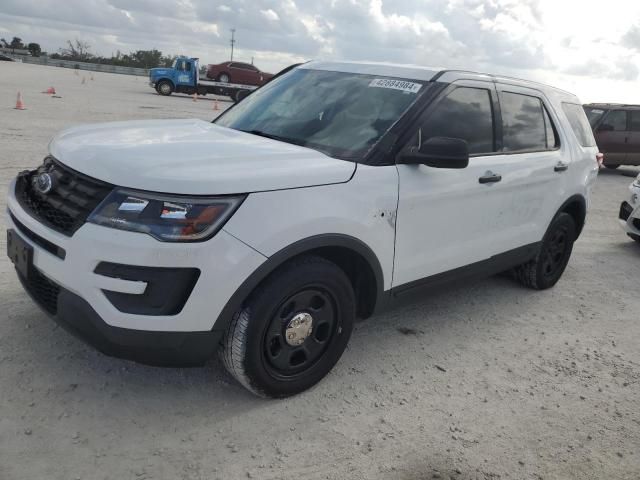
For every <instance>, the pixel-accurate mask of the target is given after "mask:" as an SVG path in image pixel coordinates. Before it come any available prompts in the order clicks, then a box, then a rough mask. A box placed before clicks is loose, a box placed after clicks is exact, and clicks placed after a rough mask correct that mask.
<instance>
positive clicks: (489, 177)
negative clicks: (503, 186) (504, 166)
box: [478, 172, 502, 183]
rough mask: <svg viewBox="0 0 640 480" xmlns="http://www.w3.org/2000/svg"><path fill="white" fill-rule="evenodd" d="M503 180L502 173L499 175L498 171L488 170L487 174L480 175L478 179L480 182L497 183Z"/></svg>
mask: <svg viewBox="0 0 640 480" xmlns="http://www.w3.org/2000/svg"><path fill="white" fill-rule="evenodd" d="M500 180H502V175H498V174H497V173H492V172H487V173H486V174H485V175H483V176H482V177H480V178H479V179H478V181H479V182H480V183H495V182H499V181H500Z"/></svg>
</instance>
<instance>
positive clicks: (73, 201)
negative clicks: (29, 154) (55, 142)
mask: <svg viewBox="0 0 640 480" xmlns="http://www.w3.org/2000/svg"><path fill="white" fill-rule="evenodd" d="M43 173H48V174H49V176H50V177H51V190H50V191H48V192H47V193H41V192H40V191H39V190H38V189H37V188H36V186H35V179H36V178H37V176H38V175H40V174H43ZM112 188H113V187H112V185H109V184H108V183H105V182H101V181H99V180H95V179H93V178H90V177H87V176H85V175H82V174H81V173H78V172H76V171H74V170H71V169H70V168H68V167H65V166H63V165H61V164H60V163H58V162H57V161H56V160H54V159H53V157H47V158H45V159H44V163H43V164H42V165H41V166H40V167H38V168H37V169H36V170H32V171H27V172H22V173H21V174H20V175H18V179H17V181H16V198H17V199H18V202H19V203H20V205H21V206H22V208H24V209H25V210H26V211H27V212H28V213H29V214H30V215H31V216H33V217H34V218H36V219H37V220H39V221H40V222H42V223H44V224H45V225H47V226H48V227H50V228H52V229H54V230H56V231H58V232H60V233H63V234H65V235H67V236H71V235H73V234H74V232H75V231H76V230H78V228H80V227H81V226H82V225H83V224H84V223H85V221H86V220H87V217H88V216H89V215H90V214H91V212H92V211H93V210H94V209H95V208H96V207H97V206H98V204H99V203H100V202H101V201H102V200H104V198H105V197H106V196H107V194H108V193H109V192H110V191H111V190H112Z"/></svg>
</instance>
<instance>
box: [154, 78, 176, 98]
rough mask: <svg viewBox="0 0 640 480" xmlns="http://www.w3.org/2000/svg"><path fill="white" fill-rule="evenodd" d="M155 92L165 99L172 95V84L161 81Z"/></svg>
mask: <svg viewBox="0 0 640 480" xmlns="http://www.w3.org/2000/svg"><path fill="white" fill-rule="evenodd" d="M156 91H157V92H158V93H159V94H160V95H163V96H165V97H168V96H169V95H171V94H172V93H173V84H172V83H171V82H169V81H167V80H162V81H161V82H159V83H158V85H156Z"/></svg>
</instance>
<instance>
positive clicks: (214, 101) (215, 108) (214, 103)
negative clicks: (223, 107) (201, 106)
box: [213, 98, 220, 110]
mask: <svg viewBox="0 0 640 480" xmlns="http://www.w3.org/2000/svg"><path fill="white" fill-rule="evenodd" d="M213 109H214V110H220V108H218V99H217V98H214V99H213Z"/></svg>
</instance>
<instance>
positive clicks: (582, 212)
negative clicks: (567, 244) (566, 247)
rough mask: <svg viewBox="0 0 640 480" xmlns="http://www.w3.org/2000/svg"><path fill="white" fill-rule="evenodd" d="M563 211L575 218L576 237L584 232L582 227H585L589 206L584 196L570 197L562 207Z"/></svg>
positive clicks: (561, 210)
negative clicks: (587, 206)
mask: <svg viewBox="0 0 640 480" xmlns="http://www.w3.org/2000/svg"><path fill="white" fill-rule="evenodd" d="M560 212H562V213H568V214H569V215H571V216H572V217H573V220H574V221H575V222H576V229H577V230H576V239H577V238H578V237H579V236H580V233H582V228H583V227H584V220H585V217H586V215H587V208H586V205H585V202H584V199H582V197H575V198H573V199H570V200H569V201H568V202H567V203H565V204H564V205H563V206H562V208H561V209H560Z"/></svg>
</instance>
